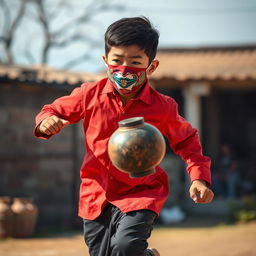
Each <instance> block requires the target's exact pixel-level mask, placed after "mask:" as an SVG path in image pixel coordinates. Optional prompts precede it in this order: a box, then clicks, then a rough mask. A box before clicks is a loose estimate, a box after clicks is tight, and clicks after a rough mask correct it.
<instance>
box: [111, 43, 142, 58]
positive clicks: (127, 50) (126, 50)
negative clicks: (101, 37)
mask: <svg viewBox="0 0 256 256" xmlns="http://www.w3.org/2000/svg"><path fill="white" fill-rule="evenodd" d="M108 55H113V56H117V57H118V56H120V57H135V58H143V57H145V56H146V54H145V52H144V50H142V49H141V48H140V47H139V46H137V45H129V46H112V47H111V48H110V51H109V53H108Z"/></svg>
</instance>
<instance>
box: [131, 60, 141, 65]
mask: <svg viewBox="0 0 256 256" xmlns="http://www.w3.org/2000/svg"><path fill="white" fill-rule="evenodd" d="M132 64H133V65H140V64H141V63H140V62H138V61H133V62H132Z"/></svg>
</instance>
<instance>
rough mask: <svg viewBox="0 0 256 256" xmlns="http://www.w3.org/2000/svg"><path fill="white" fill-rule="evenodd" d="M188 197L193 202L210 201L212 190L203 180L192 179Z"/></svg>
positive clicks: (212, 195)
mask: <svg viewBox="0 0 256 256" xmlns="http://www.w3.org/2000/svg"><path fill="white" fill-rule="evenodd" d="M189 193H190V197H191V199H192V200H193V201H194V202H195V203H205V204H207V203H210V202H211V201H212V199H213V197H214V194H213V192H212V191H211V189H209V188H208V187H207V186H206V183H205V181H203V180H194V181H193V183H192V185H191V187H190V190H189Z"/></svg>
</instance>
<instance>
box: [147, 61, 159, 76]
mask: <svg viewBox="0 0 256 256" xmlns="http://www.w3.org/2000/svg"><path fill="white" fill-rule="evenodd" d="M158 65H159V61H158V60H153V61H152V62H151V64H150V65H149V67H148V68H147V75H148V76H150V75H151V74H152V73H153V72H154V71H155V70H156V69H157V67H158Z"/></svg>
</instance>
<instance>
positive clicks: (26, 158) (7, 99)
mask: <svg viewBox="0 0 256 256" xmlns="http://www.w3.org/2000/svg"><path fill="white" fill-rule="evenodd" d="M69 91H70V90H63V89H61V90H60V89H55V88H50V87H43V86H41V87H39V86H36V85H19V84H1V86H0V134H1V139H0V172H1V175H0V196H11V197H31V198H33V200H34V202H35V204H36V205H37V206H38V208H39V225H49V224H51V225H52V224H54V225H69V224H70V223H71V222H73V221H74V216H75V214H76V212H77V197H78V187H79V165H80V163H75V164H74V157H75V158H76V159H79V161H81V157H82V155H83V147H82V145H81V134H80V135H79V136H78V138H79V140H80V142H78V144H79V156H74V154H73V153H72V146H73V143H74V142H73V140H72V138H73V135H74V132H75V130H74V127H73V126H68V127H66V128H65V129H63V130H62V132H61V134H57V135H55V136H54V137H52V138H51V139H50V140H40V139H37V138H35V137H34V135H33V129H34V118H35V116H36V114H37V113H38V112H39V111H40V109H41V107H42V106H43V105H44V104H47V103H50V102H52V101H53V100H54V99H55V98H57V97H60V96H62V95H66V94H68V93H69ZM76 130H78V131H79V128H78V129H76ZM77 166H78V167H77ZM75 168H76V169H75ZM74 186H75V187H74Z"/></svg>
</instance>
